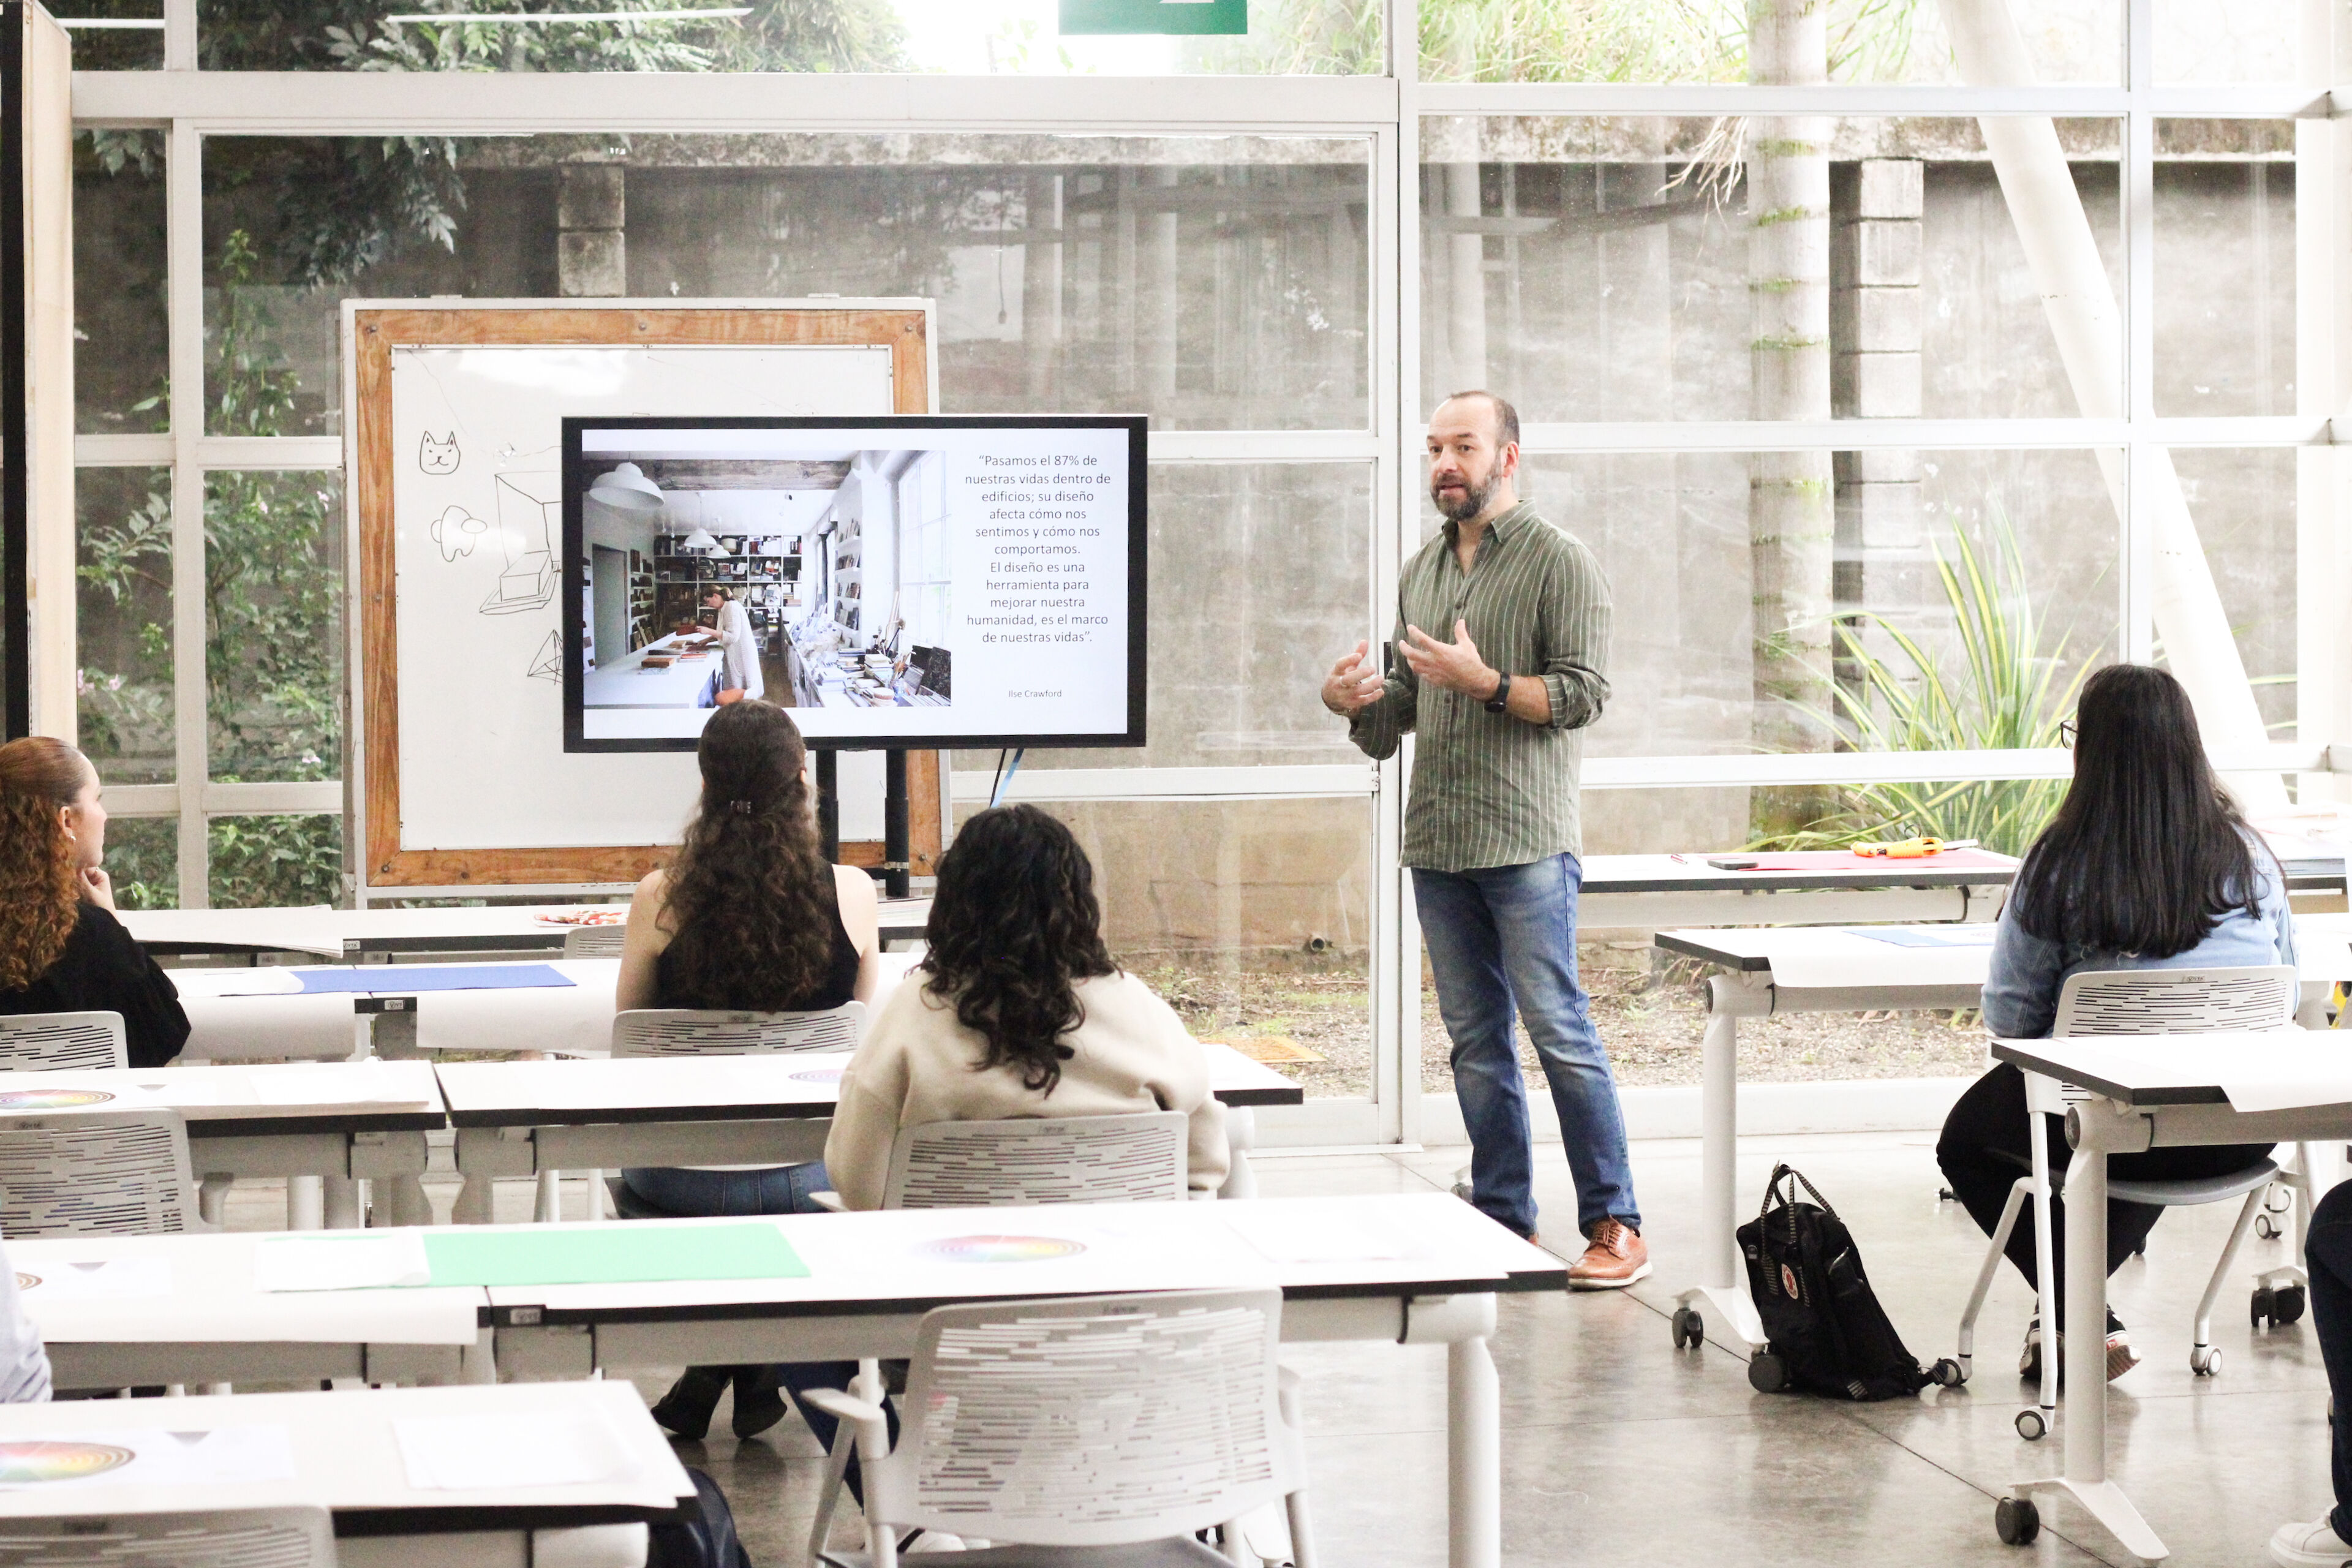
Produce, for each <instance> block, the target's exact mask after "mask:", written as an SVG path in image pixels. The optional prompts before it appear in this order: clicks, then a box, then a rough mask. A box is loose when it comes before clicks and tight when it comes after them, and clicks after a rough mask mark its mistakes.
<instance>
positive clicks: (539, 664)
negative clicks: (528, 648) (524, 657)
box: [523, 632, 563, 680]
mask: <svg viewBox="0 0 2352 1568" xmlns="http://www.w3.org/2000/svg"><path fill="white" fill-rule="evenodd" d="M523 674H524V675H526V676H528V677H529V678H530V679H533V680H562V679H563V639H562V637H559V636H558V635H557V634H555V633H554V632H550V633H548V634H547V640H546V641H544V642H542V643H541V644H540V645H539V651H538V652H537V653H534V654H532V655H531V656H530V668H529V669H527V670H524V671H523Z"/></svg>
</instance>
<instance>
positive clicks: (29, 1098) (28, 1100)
mask: <svg viewBox="0 0 2352 1568" xmlns="http://www.w3.org/2000/svg"><path fill="white" fill-rule="evenodd" d="M113 1098H114V1096H112V1095H111V1094H109V1093H108V1092H107V1091H106V1090H104V1089H10V1090H8V1091H7V1092H6V1093H0V1110H80V1109H81V1108H82V1107H84V1106H88V1105H104V1104H105V1103H106V1102H107V1101H108V1100H112V1099H113Z"/></svg>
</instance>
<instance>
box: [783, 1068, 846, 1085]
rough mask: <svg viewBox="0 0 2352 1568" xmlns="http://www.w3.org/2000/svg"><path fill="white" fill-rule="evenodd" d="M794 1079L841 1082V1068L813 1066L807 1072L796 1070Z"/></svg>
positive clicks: (810, 1081) (812, 1081) (794, 1080)
mask: <svg viewBox="0 0 2352 1568" xmlns="http://www.w3.org/2000/svg"><path fill="white" fill-rule="evenodd" d="M840 1081H841V1069H840V1068H809V1070H808V1071H806V1072H796V1073H794V1074H793V1082H794V1083H839V1082H840Z"/></svg>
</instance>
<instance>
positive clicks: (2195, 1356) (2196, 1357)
mask: <svg viewBox="0 0 2352 1568" xmlns="http://www.w3.org/2000/svg"><path fill="white" fill-rule="evenodd" d="M2189 1371H2190V1372H2193V1373H2196V1374H2197V1375H2198V1376H2200V1377H2211V1376H2213V1375H2214V1374H2215V1373H2219V1372H2220V1371H2221V1352H2220V1351H2219V1350H2217V1349H2215V1348H2214V1347H2213V1346H2211V1345H2193V1346H2191V1347H2190V1348H2189Z"/></svg>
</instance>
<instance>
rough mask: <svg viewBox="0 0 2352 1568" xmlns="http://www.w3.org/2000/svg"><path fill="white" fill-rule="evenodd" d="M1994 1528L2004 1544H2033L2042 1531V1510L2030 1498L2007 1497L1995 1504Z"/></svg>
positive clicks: (1993, 1514) (1994, 1531) (1993, 1513)
mask: <svg viewBox="0 0 2352 1568" xmlns="http://www.w3.org/2000/svg"><path fill="white" fill-rule="evenodd" d="M1992 1528H1993V1533H1994V1534H1996V1535H1998V1536H2000V1541H2001V1544H2002V1545H2004V1546H2026V1545H2031V1544H2032V1541H2033V1538H2034V1537H2035V1536H2037V1535H2039V1534H2041V1533H2042V1512H2041V1510H2039V1509H2037V1508H2035V1507H2034V1506H2033V1504H2032V1501H2031V1500H2028V1499H2025V1498H2021V1497H2005V1498H2003V1499H2001V1500H2000V1501H1999V1502H1997V1503H1995V1504H1993V1509H1992Z"/></svg>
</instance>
